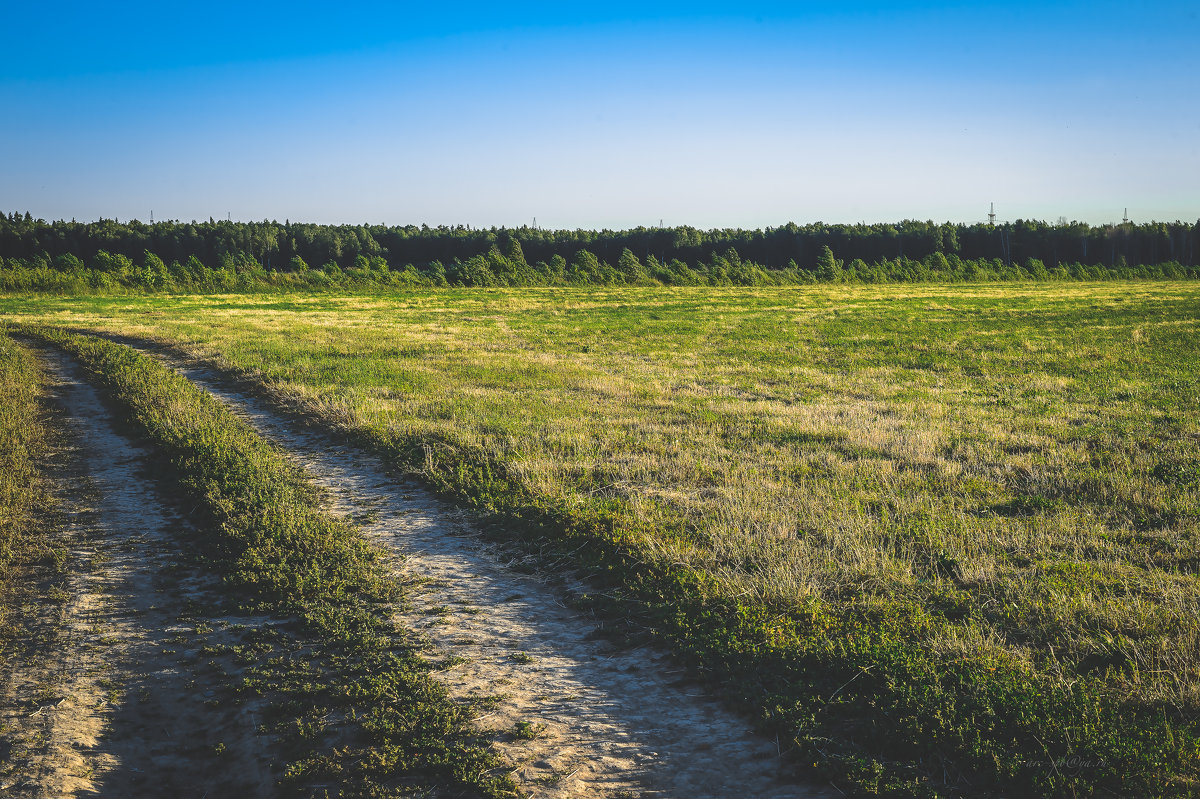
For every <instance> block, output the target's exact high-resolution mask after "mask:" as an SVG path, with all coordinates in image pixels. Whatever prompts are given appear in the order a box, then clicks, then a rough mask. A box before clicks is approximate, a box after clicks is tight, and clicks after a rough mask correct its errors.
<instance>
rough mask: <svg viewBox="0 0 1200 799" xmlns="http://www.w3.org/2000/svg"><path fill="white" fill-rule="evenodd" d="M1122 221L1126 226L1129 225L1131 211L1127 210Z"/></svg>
mask: <svg viewBox="0 0 1200 799" xmlns="http://www.w3.org/2000/svg"><path fill="white" fill-rule="evenodd" d="M1121 221H1122V222H1123V223H1124V224H1126V225H1128V224H1129V209H1128V208H1126V209H1125V218H1124V219H1122V220H1121Z"/></svg>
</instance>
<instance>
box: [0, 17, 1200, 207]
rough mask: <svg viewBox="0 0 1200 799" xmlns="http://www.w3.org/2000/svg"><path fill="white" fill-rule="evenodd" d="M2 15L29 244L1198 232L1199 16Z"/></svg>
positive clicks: (10, 175) (15, 164)
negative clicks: (992, 223)
mask: <svg viewBox="0 0 1200 799" xmlns="http://www.w3.org/2000/svg"><path fill="white" fill-rule="evenodd" d="M4 6H5V7H4V9H3V14H2V15H0V20H2V21H0V153H3V155H0V210H4V211H26V210H28V211H30V212H32V213H33V214H34V215H35V216H39V217H43V218H46V219H55V218H67V219H70V218H77V219H80V220H91V219H96V218H99V217H106V218H118V219H130V218H137V219H142V220H146V219H148V217H149V216H150V213H151V211H153V213H154V218H155V219H168V218H170V219H183V220H189V219H207V218H209V217H210V216H211V217H224V216H226V215H227V214H229V215H231V216H232V218H234V219H243V220H247V219H268V218H269V219H279V220H283V219H285V218H290V219H292V220H303V221H313V222H352V223H358V222H371V223H380V222H382V223H387V224H409V223H413V224H421V223H428V224H430V225H438V224H457V223H466V224H471V225H478V226H490V225H521V224H530V223H532V221H533V219H534V217H536V218H537V221H538V224H539V225H540V226H542V227H555V228H575V227H585V228H602V227H609V228H626V227H633V226H637V225H656V224H658V222H659V220H660V219H661V220H663V221H664V222H665V223H666V224H667V225H680V224H691V225H695V226H697V227H704V228H708V227H761V226H765V225H778V224H783V223H785V222H788V221H795V222H797V223H801V224H803V223H806V222H812V221H817V220H822V221H825V222H858V221H868V222H871V221H898V220H900V219H905V218H915V219H934V220H936V221H947V220H949V221H963V222H973V221H979V220H982V219H983V218H984V216H985V215H986V213H987V206H988V203H989V202H995V204H996V210H997V214H998V216H999V218H1000V219H1016V218H1026V219H1029V218H1036V219H1045V220H1048V221H1053V220H1055V219H1057V218H1059V217H1060V216H1061V217H1066V218H1068V219H1079V220H1084V221H1089V222H1092V223H1104V222H1110V221H1114V220H1118V219H1120V217H1121V215H1122V212H1123V210H1124V209H1125V208H1126V207H1128V209H1129V216H1130V218H1131V219H1133V220H1135V221H1139V222H1140V221H1149V220H1151V219H1159V220H1175V219H1184V220H1189V221H1191V220H1195V219H1197V218H1198V217H1200V102H1197V96H1200V4H1197V3H1196V2H1195V0H1190V1H1189V2H1148V3H1140V4H1139V3H1134V2H1122V3H1115V2H1108V1H1107V0H1092V1H1091V2H1071V3H1059V2H1037V3H1034V2H1024V1H1023V0H1014V2H1008V3H1003V4H999V3H989V2H971V3H968V2H950V1H949V0H947V1H945V2H924V3H916V2H869V3H868V2H820V3H805V2H793V3H753V2H747V3H738V4H733V3H705V2H701V1H700V0H696V1H694V2H686V3H684V2H668V3H655V4H647V3H645V2H626V0H610V1H609V2H605V3H601V4H587V6H586V7H585V8H575V7H574V6H573V5H571V4H563V3H518V4H500V3H487V4H475V3H471V2H462V1H461V0H460V2H456V3H436V4H435V3H421V4H407V3H355V2H343V3H330V2H321V3H309V2H290V3H258V4H243V3H233V2H224V1H223V0H222V1H218V2H209V3H205V4H178V5H177V4H170V3H161V2H154V3H148V2H127V3H119V4H108V3H99V2H95V0H93V1H92V2H88V3H74V2H63V3H56V4H43V3H16V2H7V3H5V4H4ZM251 6H252V7H251Z"/></svg>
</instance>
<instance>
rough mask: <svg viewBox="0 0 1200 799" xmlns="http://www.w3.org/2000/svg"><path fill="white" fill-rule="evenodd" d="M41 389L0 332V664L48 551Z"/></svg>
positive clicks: (31, 366) (15, 641) (22, 355)
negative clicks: (36, 569)
mask: <svg viewBox="0 0 1200 799" xmlns="http://www.w3.org/2000/svg"><path fill="white" fill-rule="evenodd" d="M42 392H43V375H42V372H41V370H40V369H39V368H38V364H37V361H36V360H35V358H34V357H33V355H32V354H31V353H30V352H29V351H28V350H27V349H25V348H24V347H22V346H20V345H19V344H17V343H16V342H14V341H13V340H12V339H10V338H8V336H6V335H4V334H3V332H0V652H2V653H3V655H0V661H3V662H0V669H3V668H4V667H5V666H8V665H11V664H9V663H7V661H8V660H9V654H10V651H11V648H12V647H13V646H17V645H20V644H21V643H22V641H21V640H19V639H21V638H22V636H23V633H24V631H25V625H24V623H23V622H24V621H25V620H23V619H22V618H20V615H21V614H20V612H19V607H20V606H21V605H22V600H21V595H22V594H23V593H25V592H26V590H27V589H29V586H28V585H26V583H27V582H28V578H29V577H30V576H31V569H34V567H35V566H37V565H38V564H41V563H46V562H49V561H52V560H53V555H54V552H53V550H52V548H51V547H50V546H49V545H48V544H47V542H46V540H45V537H44V536H43V535H42V533H43V532H44V526H45V524H46V514H47V510H48V508H47V505H48V504H49V498H48V496H47V494H46V491H45V488H44V484H43V482H42V480H41V475H40V469H39V461H40V459H42V458H44V457H45V454H46V447H47V441H48V436H49V432H48V430H47V429H46V424H45V414H44V409H43V408H42V406H41V402H40V397H41V395H42Z"/></svg>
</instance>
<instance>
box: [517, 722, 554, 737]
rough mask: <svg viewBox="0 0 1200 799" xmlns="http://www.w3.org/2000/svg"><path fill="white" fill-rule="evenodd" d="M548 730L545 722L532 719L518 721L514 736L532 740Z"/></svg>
mask: <svg viewBox="0 0 1200 799" xmlns="http://www.w3.org/2000/svg"><path fill="white" fill-rule="evenodd" d="M545 730H546V725H545V724H537V723H534V722H531V721H518V722H517V723H516V724H514V725H513V732H512V734H513V737H514V738H516V739H518V740H522V741H532V740H533V739H535V738H537V737H538V736H540V735H541V734H542V733H543V732H545Z"/></svg>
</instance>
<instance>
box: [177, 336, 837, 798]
mask: <svg viewBox="0 0 1200 799" xmlns="http://www.w3.org/2000/svg"><path fill="white" fill-rule="evenodd" d="M160 357H165V356H162V355H161V354H160ZM167 362H168V363H169V364H171V365H173V366H174V367H175V368H177V369H179V370H180V371H181V372H182V373H183V374H185V375H186V376H187V377H188V378H189V379H191V380H193V381H194V382H195V383H197V384H198V385H200V386H202V387H203V388H205V389H207V390H209V391H211V392H213V393H214V394H215V395H216V396H218V397H219V398H220V399H222V400H223V401H225V402H226V403H227V404H228V405H229V406H230V407H232V408H233V409H234V410H235V411H236V412H237V413H239V414H240V415H242V416H243V417H244V418H246V419H247V420H248V421H250V422H251V423H252V424H253V425H254V426H255V427H256V428H257V429H258V430H259V431H261V432H262V433H263V434H264V435H266V436H267V437H268V438H270V439H272V440H274V441H276V442H277V443H279V444H280V445H282V446H283V447H284V448H286V449H287V450H288V451H289V452H291V453H292V455H293V456H294V457H295V458H296V459H297V460H298V461H299V463H300V464H301V465H302V466H303V467H304V468H305V469H306V470H307V471H308V473H309V474H310V475H311V476H312V477H313V479H314V480H315V481H316V482H318V483H319V484H320V485H322V486H324V487H325V488H326V489H328V491H329V497H330V500H329V501H330V502H331V504H332V506H333V507H334V509H335V510H336V511H338V512H340V513H343V514H345V515H347V516H348V517H349V518H351V519H353V520H355V521H356V523H358V524H360V525H361V529H362V530H363V532H364V533H365V534H366V535H367V536H368V537H369V538H370V539H372V540H374V541H376V542H377V543H379V544H381V545H382V546H383V547H385V548H386V549H387V550H388V551H390V552H392V553H395V556H396V568H397V569H398V571H399V572H400V574H401V576H402V578H403V579H404V580H405V582H406V583H408V584H409V585H410V595H411V596H410V598H411V605H412V608H411V610H410V611H406V612H405V613H404V615H403V616H402V617H401V618H400V619H399V621H400V623H401V624H402V625H404V626H406V627H408V628H409V629H412V630H417V631H420V633H421V634H423V635H424V636H425V638H426V639H427V642H428V644H429V648H428V656H429V658H430V659H431V660H434V661H438V662H443V663H447V664H450V665H448V666H447V667H445V668H443V669H442V670H441V671H439V672H438V673H437V676H438V678H439V679H440V680H441V682H443V683H444V684H445V685H446V686H447V688H448V689H449V691H450V693H451V694H452V695H453V696H455V697H459V698H473V697H486V696H495V697H498V699H497V701H496V702H495V703H494V705H493V706H492V707H491V708H490V709H489V710H488V711H487V712H485V714H484V715H483V716H482V717H481V718H480V719H479V720H478V723H479V725H480V726H481V727H482V728H483V729H485V730H487V731H490V732H491V733H493V738H494V740H495V744H496V746H497V748H498V749H499V750H500V751H501V752H502V753H503V754H504V755H505V756H507V757H508V758H509V759H511V761H512V762H513V763H514V764H515V771H514V774H513V776H514V778H515V779H517V780H518V782H519V784H520V785H521V787H522V788H523V789H524V790H526V791H528V792H529V793H530V794H532V795H533V796H537V797H566V796H678V797H689V798H690V799H703V798H705V797H734V796H753V797H763V798H768V797H770V798H774V799H782V798H783V797H816V796H840V795H841V794H840V792H838V791H837V790H836V789H835V788H832V787H830V786H816V785H811V784H805V783H804V777H803V775H799V774H796V773H794V772H792V771H791V769H790V768H789V767H788V766H787V765H786V764H785V762H784V759H783V758H781V757H780V752H779V749H778V746H777V744H776V743H775V742H773V741H769V740H765V739H763V738H762V737H760V736H758V735H756V734H755V733H754V732H753V731H752V730H751V728H750V725H749V724H748V722H747V721H746V720H745V719H742V718H740V717H738V716H737V715H735V714H734V713H732V712H730V711H729V710H728V709H726V708H725V707H723V706H722V704H721V703H720V702H719V701H718V699H717V698H715V697H712V696H707V695H704V694H703V692H702V690H701V689H699V688H697V687H696V686H695V685H694V684H691V683H687V682H684V681H681V679H680V677H681V675H682V674H683V672H682V670H681V669H679V668H677V667H675V666H673V665H672V662H671V660H670V659H669V657H668V656H666V655H665V654H664V653H662V652H659V651H656V650H652V649H648V648H638V649H634V650H630V649H619V648H617V647H616V646H615V645H613V644H611V643H608V642H606V641H605V640H604V638H603V636H600V635H597V629H596V625H595V624H594V622H593V621H591V620H590V619H589V618H588V617H586V616H584V615H582V614H580V613H578V612H576V611H574V610H571V609H569V608H568V607H567V603H566V602H565V601H564V600H565V599H566V593H568V592H569V591H570V590H572V586H571V585H570V583H564V581H561V580H560V581H556V584H554V585H551V584H549V583H547V582H545V581H543V580H539V579H536V578H534V577H531V576H528V575H525V574H520V573H517V572H516V571H514V570H513V569H512V568H510V564H506V563H504V562H503V560H502V559H500V558H499V557H497V555H496V553H495V552H494V551H493V550H492V549H490V548H489V547H488V545H487V544H486V543H485V542H484V541H483V540H482V539H481V538H480V537H479V536H478V535H477V534H475V533H474V532H473V531H472V529H471V526H470V523H469V520H468V519H467V518H466V517H465V516H464V515H463V514H462V513H461V512H457V511H456V510H455V509H453V508H452V507H450V506H448V505H446V504H445V503H442V502H441V501H439V500H438V499H436V498H435V497H433V496H431V495H430V494H429V493H427V492H426V491H424V490H422V489H421V488H420V487H419V486H417V485H415V484H412V483H407V482H402V481H399V480H397V479H395V478H393V477H391V476H390V474H389V472H388V471H387V469H386V467H385V466H384V465H383V464H382V463H381V462H380V461H379V460H378V459H377V458H375V457H373V456H371V455H369V454H367V453H365V452H363V451H362V450H359V449H356V448H353V447H350V446H346V445H343V444H341V443H338V442H336V441H334V440H332V439H331V438H330V437H327V436H325V435H323V434H321V433H320V432H317V431H313V430H310V429H305V428H304V427H303V426H301V425H299V424H296V423H294V422H292V421H290V420H288V419H286V418H284V417H283V416H281V415H280V414H278V413H276V412H274V411H273V410H272V409H271V408H270V407H269V406H268V405H267V404H266V403H265V402H263V401H262V400H260V399H257V398H255V397H252V396H250V395H248V394H245V393H242V392H240V391H239V390H237V389H236V388H235V387H233V386H232V384H231V383H230V382H229V381H227V380H223V379H222V378H221V376H220V375H219V374H218V373H216V372H214V371H211V370H208V369H206V368H205V367H204V366H203V365H201V364H198V363H191V362H183V361H180V360H177V359H168V361H167ZM564 586H565V587H564Z"/></svg>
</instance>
